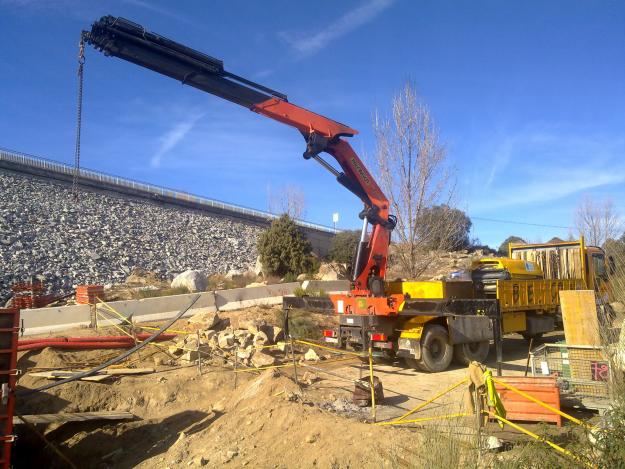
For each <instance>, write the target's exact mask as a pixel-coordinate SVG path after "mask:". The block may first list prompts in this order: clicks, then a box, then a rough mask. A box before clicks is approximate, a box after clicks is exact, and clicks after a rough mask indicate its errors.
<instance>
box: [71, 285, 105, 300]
mask: <svg viewBox="0 0 625 469" xmlns="http://www.w3.org/2000/svg"><path fill="white" fill-rule="evenodd" d="M103 296H104V286H102V285H78V286H77V287H76V303H78V304H81V305H92V304H95V303H96V302H97V301H98V297H99V298H102V297H103Z"/></svg>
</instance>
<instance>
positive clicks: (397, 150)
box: [373, 83, 466, 278]
mask: <svg viewBox="0 0 625 469" xmlns="http://www.w3.org/2000/svg"><path fill="white" fill-rule="evenodd" d="M373 130H374V134H375V137H376V152H375V158H374V166H375V169H376V172H377V175H378V177H379V182H380V185H381V187H382V189H383V190H384V192H385V193H386V195H387V197H388V198H389V200H390V203H391V213H394V214H395V215H396V216H397V227H396V229H395V231H394V237H395V240H396V242H397V244H396V245H395V246H394V248H393V255H394V257H395V258H396V260H397V262H398V263H399V265H400V267H401V268H402V270H403V274H404V275H407V276H410V277H412V278H414V277H417V276H419V275H420V274H421V273H423V271H424V270H425V269H426V268H427V267H428V264H429V263H430V262H431V256H425V255H424V252H426V251H429V250H448V249H451V248H452V247H453V246H452V244H453V240H454V239H458V237H459V230H462V229H466V224H463V223H461V222H460V221H461V220H460V219H459V217H457V216H456V212H457V210H456V209H453V208H452V201H453V199H454V196H455V192H456V190H455V189H456V185H455V182H456V181H455V177H454V174H453V171H452V170H451V168H450V166H449V165H448V164H447V161H446V151H445V147H444V145H443V144H442V142H441V140H440V136H439V133H438V129H437V127H436V125H435V123H434V121H433V119H432V116H431V114H430V110H429V109H428V107H427V106H426V105H425V104H424V103H423V102H422V101H421V100H420V99H419V97H418V96H417V93H416V92H415V90H414V87H413V86H412V85H411V84H410V83H406V85H405V86H404V88H403V89H402V90H401V92H400V93H398V94H397V95H396V96H395V97H394V98H393V102H392V112H391V116H390V117H388V118H382V117H380V116H379V115H378V113H377V112H376V114H375V116H374V122H373ZM435 206H437V207H438V210H437V214H438V216H436V217H432V216H428V213H432V212H431V209H432V208H433V207H435ZM454 210H455V211H454ZM455 220H457V221H458V222H457V223H456V222H455ZM425 222H427V225H428V226H427V227H426V229H424V226H423V224H424V223H425ZM428 257H429V259H428Z"/></svg>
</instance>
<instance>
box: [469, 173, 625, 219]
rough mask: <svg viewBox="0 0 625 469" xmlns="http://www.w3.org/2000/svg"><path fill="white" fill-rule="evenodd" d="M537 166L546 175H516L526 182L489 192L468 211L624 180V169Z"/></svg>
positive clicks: (547, 198)
mask: <svg viewBox="0 0 625 469" xmlns="http://www.w3.org/2000/svg"><path fill="white" fill-rule="evenodd" d="M537 169H544V170H545V172H546V174H545V177H539V178H535V179H533V180H531V181H530V180H529V179H528V178H527V176H526V175H523V176H520V177H518V178H515V180H516V181H519V180H521V181H522V180H524V179H527V182H526V183H523V182H521V184H518V183H517V184H514V185H506V186H505V187H499V188H497V189H493V190H491V191H489V192H488V193H487V194H484V196H483V197H482V198H480V200H477V201H476V202H474V203H472V204H470V208H471V211H472V212H474V213H483V212H486V211H491V210H496V209H501V208H505V207H515V206H522V205H531V204H537V203H547V202H551V201H554V200H558V199H561V198H564V197H567V196H569V195H573V194H576V193H580V192H583V191H588V190H591V189H595V188H598V187H602V186H608V185H612V184H622V183H623V182H625V172H623V171H622V170H616V171H615V170H609V169H605V170H601V169H599V168H596V167H588V168H579V169H561V170H553V169H552V168H551V169H550V168H547V167H544V166H543V167H542V168H537Z"/></svg>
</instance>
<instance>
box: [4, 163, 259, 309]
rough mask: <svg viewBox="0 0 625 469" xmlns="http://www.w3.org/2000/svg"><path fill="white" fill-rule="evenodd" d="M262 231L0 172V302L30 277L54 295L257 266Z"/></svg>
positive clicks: (237, 223)
mask: <svg viewBox="0 0 625 469" xmlns="http://www.w3.org/2000/svg"><path fill="white" fill-rule="evenodd" d="M261 230H262V228H261V227H259V226H256V225H252V224H249V225H248V224H245V223H243V222H239V221H233V220H229V219H226V218H220V217H217V216H211V215H207V214H204V213H201V212H197V211H192V210H184V209H182V208H178V207H176V208H170V207H165V206H160V205H158V204H156V203H150V202H147V201H144V200H139V199H136V200H135V199H130V198H122V197H121V196H115V195H112V194H110V193H100V192H91V191H86V190H85V191H81V192H80V193H79V196H78V199H77V200H74V199H73V198H72V197H71V192H70V187H69V186H66V185H64V184H61V183H54V182H51V181H48V180H43V179H35V178H32V177H27V176H25V175H21V174H18V173H13V172H9V171H5V170H0V264H1V265H2V268H0V301H4V300H6V299H7V298H8V297H9V296H10V291H9V286H10V284H11V283H12V282H13V281H15V280H18V279H25V278H27V277H29V276H30V275H38V276H41V277H42V279H43V280H44V283H45V284H46V285H48V286H49V287H52V288H54V289H56V290H64V291H69V290H70V288H71V286H72V285H76V284H89V283H98V284H107V283H121V282H122V281H123V280H124V279H125V278H126V277H127V276H128V275H129V274H130V272H131V270H132V269H133V267H141V268H144V269H147V270H149V271H152V272H155V273H156V275H157V276H159V277H160V278H162V279H163V280H165V279H171V278H172V277H174V276H175V275H176V274H178V273H180V272H183V271H185V270H189V269H196V270H201V271H203V272H205V273H207V274H209V275H210V274H214V273H225V272H228V271H230V270H237V271H246V270H248V269H249V268H251V267H254V264H255V261H256V257H257V253H256V240H257V237H258V235H259V234H260V232H261Z"/></svg>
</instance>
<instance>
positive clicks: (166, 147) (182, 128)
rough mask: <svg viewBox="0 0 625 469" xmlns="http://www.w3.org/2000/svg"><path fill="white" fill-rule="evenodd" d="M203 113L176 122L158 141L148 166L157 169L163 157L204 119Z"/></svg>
mask: <svg viewBox="0 0 625 469" xmlns="http://www.w3.org/2000/svg"><path fill="white" fill-rule="evenodd" d="M204 115H205V113H196V114H194V115H192V116H191V117H187V118H185V119H184V120H182V121H180V122H178V123H177V124H176V125H175V126H174V127H173V128H172V129H171V130H169V131H167V132H166V133H165V134H164V135H163V136H161V138H160V139H159V141H160V143H159V146H158V149H157V150H156V153H154V155H153V156H152V158H151V159H150V166H151V167H153V168H159V167H160V166H161V163H162V161H163V157H164V156H165V155H166V154H167V153H169V151H170V150H171V149H173V148H174V147H175V146H176V145H177V144H178V143H179V142H180V141H181V140H182V139H183V138H184V137H185V136H186V135H187V134H188V133H189V132H190V131H191V130H192V129H193V127H194V126H195V124H197V122H198V121H199V120H200V119H201V118H202V117H204Z"/></svg>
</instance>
